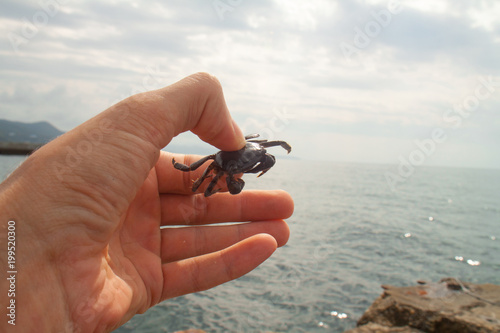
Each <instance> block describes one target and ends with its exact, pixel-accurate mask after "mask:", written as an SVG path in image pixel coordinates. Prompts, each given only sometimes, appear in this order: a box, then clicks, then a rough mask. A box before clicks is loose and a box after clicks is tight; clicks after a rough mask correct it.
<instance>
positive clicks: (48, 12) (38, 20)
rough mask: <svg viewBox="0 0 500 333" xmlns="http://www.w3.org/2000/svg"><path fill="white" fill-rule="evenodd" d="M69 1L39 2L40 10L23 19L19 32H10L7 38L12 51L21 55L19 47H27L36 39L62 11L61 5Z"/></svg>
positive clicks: (46, 0) (51, 0) (48, 0)
mask: <svg viewBox="0 0 500 333" xmlns="http://www.w3.org/2000/svg"><path fill="white" fill-rule="evenodd" d="M67 2H68V1H67V0H41V1H38V6H39V7H40V10H37V11H36V12H34V13H33V15H31V17H26V16H24V17H22V18H21V22H22V24H21V27H20V29H19V30H18V31H15V32H13V31H9V33H8V34H7V38H8V39H9V42H10V45H11V47H12V49H13V50H14V51H15V52H16V53H19V52H20V50H19V47H21V46H22V45H26V44H27V43H28V42H29V41H30V40H32V39H33V38H35V37H36V36H37V35H38V33H39V32H40V29H42V28H43V27H45V26H46V25H47V24H49V21H50V19H51V18H54V17H55V16H56V15H57V14H58V13H59V12H60V10H61V5H63V4H66V3H67Z"/></svg>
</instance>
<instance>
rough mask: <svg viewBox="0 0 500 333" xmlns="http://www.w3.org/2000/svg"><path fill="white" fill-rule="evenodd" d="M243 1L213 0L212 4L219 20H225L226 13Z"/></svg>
mask: <svg viewBox="0 0 500 333" xmlns="http://www.w3.org/2000/svg"><path fill="white" fill-rule="evenodd" d="M242 3H243V0H214V1H212V6H213V7H214V10H215V12H216V13H217V16H218V17H219V20H221V21H224V20H225V15H226V13H231V12H233V11H234V10H235V9H236V7H238V6H239V5H241V4H242Z"/></svg>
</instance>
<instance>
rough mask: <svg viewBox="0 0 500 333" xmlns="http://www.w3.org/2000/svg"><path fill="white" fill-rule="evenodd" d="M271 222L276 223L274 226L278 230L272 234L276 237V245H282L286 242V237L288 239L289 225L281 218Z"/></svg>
mask: <svg viewBox="0 0 500 333" xmlns="http://www.w3.org/2000/svg"><path fill="white" fill-rule="evenodd" d="M273 223H275V224H276V226H275V227H276V229H277V230H278V232H276V233H275V234H273V237H274V238H275V239H276V243H277V244H278V247H282V246H283V245H285V244H286V243H288V239H290V227H289V226H288V223H286V222H285V221H283V220H277V221H276V222H273Z"/></svg>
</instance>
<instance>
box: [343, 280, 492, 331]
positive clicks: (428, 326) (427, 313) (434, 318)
mask: <svg viewBox="0 0 500 333" xmlns="http://www.w3.org/2000/svg"><path fill="white" fill-rule="evenodd" d="M382 288H383V289H384V292H383V293H382V295H380V297H378V298H377V299H376V300H375V302H374V303H373V304H372V305H371V306H370V308H368V310H367V311H366V312H365V313H364V314H363V316H362V317H361V318H360V319H359V321H358V327H357V328H355V329H352V330H349V331H347V332H345V333H374V332H377V333H385V332H399V333H423V332H426V333H433V332H439V333H448V332H449V333H457V332H459V333H493V332H497V333H498V332H500V286H497V285H493V284H472V283H466V282H462V281H459V280H457V279H454V278H445V279H442V280H441V281H439V282H437V283H428V282H423V281H419V284H418V285H416V286H412V287H393V286H382Z"/></svg>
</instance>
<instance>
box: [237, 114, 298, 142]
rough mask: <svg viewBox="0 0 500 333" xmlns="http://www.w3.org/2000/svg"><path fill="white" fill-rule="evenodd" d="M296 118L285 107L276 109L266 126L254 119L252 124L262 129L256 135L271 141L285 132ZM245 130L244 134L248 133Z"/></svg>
mask: <svg viewBox="0 0 500 333" xmlns="http://www.w3.org/2000/svg"><path fill="white" fill-rule="evenodd" d="M295 118H296V115H295V114H293V113H290V112H288V109H287V108H286V107H285V106H283V107H281V108H274V109H273V111H272V115H271V116H270V118H269V120H267V121H266V122H265V123H264V124H262V123H259V122H258V121H257V120H255V119H254V118H251V119H250V122H252V123H254V124H256V125H257V127H260V129H259V130H258V131H257V132H256V133H258V134H260V136H261V137H263V138H266V139H267V140H270V141H271V140H274V139H276V133H280V132H283V131H284V130H285V129H286V128H287V127H288V126H289V125H290V124H291V122H292V120H294V119H295ZM243 130H244V133H247V132H246V131H245V129H243ZM247 134H250V133H247Z"/></svg>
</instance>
